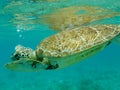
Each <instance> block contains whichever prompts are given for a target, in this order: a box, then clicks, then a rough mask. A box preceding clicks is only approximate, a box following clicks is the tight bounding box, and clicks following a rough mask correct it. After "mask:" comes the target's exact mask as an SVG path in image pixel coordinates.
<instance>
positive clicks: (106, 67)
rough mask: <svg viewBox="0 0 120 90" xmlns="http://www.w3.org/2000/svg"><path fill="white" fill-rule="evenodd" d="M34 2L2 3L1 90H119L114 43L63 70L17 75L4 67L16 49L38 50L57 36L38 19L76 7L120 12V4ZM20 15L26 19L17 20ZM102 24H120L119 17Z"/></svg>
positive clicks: (118, 51) (113, 0)
mask: <svg viewBox="0 0 120 90" xmlns="http://www.w3.org/2000/svg"><path fill="white" fill-rule="evenodd" d="M34 1H35V0H33V1H32V0H4V1H0V66H1V67H0V90H120V57H119V56H120V45H117V44H115V43H112V44H110V45H109V46H108V47H106V48H105V49H104V50H103V51H101V52H100V53H98V54H96V55H94V56H92V57H90V58H88V59H86V60H84V61H82V62H79V63H77V64H75V65H72V66H69V67H66V68H64V69H60V70H51V71H40V72H17V71H10V70H8V69H6V68H5V67H4V64H5V63H8V62H10V61H11V59H10V56H11V54H12V53H13V52H14V47H15V46H16V45H18V44H21V45H24V46H27V47H31V48H33V49H35V48H36V46H37V44H38V43H39V42H40V41H41V40H42V39H44V38H45V37H48V36H50V35H52V34H54V33H57V31H56V30H52V29H50V28H49V27H48V26H47V25H46V24H43V23H39V22H37V20H38V16H39V15H45V14H49V13H50V12H53V11H54V10H56V9H57V8H63V7H69V6H74V5H90V6H101V7H103V8H107V9H110V10H113V11H115V12H120V1H119V0H107V1H105V0H100V1H98V0H84V1H83V0H76V1H74V0H61V1H59V0H58V1H57V0H56V1H55V0H54V1H55V2H46V1H47V0H46V1H44V0H36V2H34ZM40 1H41V2H40ZM48 1H49V0H48ZM51 1H52V0H51ZM43 7H44V9H43ZM31 13H32V15H31ZM17 14H19V15H22V16H23V15H25V17H19V18H20V19H18V18H17V19H16V18H15V15H17ZM26 18H27V19H26ZM18 20H19V21H18ZM34 21H35V22H34ZM100 21H102V23H109V24H120V17H119V15H117V16H113V17H111V18H109V19H103V20H100ZM33 22H34V23H33ZM95 23H101V22H99V21H98V22H95Z"/></svg>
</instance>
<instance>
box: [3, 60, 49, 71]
mask: <svg viewBox="0 0 120 90" xmlns="http://www.w3.org/2000/svg"><path fill="white" fill-rule="evenodd" d="M5 67H6V68H7V69H10V70H13V71H22V72H37V71H41V70H45V69H46V68H47V67H48V65H47V64H44V63H41V62H39V61H37V60H32V59H27V58H23V59H22V58H21V59H20V60H17V61H12V62H10V63H7V64H5Z"/></svg>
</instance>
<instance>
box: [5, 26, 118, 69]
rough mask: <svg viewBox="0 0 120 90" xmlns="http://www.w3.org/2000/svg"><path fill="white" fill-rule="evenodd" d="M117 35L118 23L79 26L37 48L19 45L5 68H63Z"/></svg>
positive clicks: (99, 49)
mask: <svg viewBox="0 0 120 90" xmlns="http://www.w3.org/2000/svg"><path fill="white" fill-rule="evenodd" d="M119 35H120V26H119V25H111V24H108V25H92V26H81V27H77V28H74V29H71V30H64V31H61V32H59V33H57V34H54V35H52V36H49V37H47V38H45V39H43V40H42V41H41V42H40V43H39V44H38V46H37V48H36V50H32V49H31V48H26V47H24V46H21V45H18V46H16V47H15V50H16V52H15V53H14V54H13V55H12V56H11V58H12V62H10V63H7V64H6V65H5V67H6V68H8V69H10V70H16V71H41V70H54V69H59V68H64V67H66V66H69V65H71V64H74V63H77V62H79V61H81V60H83V59H85V58H87V57H89V56H91V55H93V54H95V53H97V52H99V51H101V50H102V49H104V48H105V47H106V46H108V45H109V44H110V43H111V41H112V40H113V39H114V38H118V37H119Z"/></svg>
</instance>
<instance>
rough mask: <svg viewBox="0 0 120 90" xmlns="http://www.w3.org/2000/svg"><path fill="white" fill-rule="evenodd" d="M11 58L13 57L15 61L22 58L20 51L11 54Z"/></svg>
mask: <svg viewBox="0 0 120 90" xmlns="http://www.w3.org/2000/svg"><path fill="white" fill-rule="evenodd" d="M11 59H12V60H13V61H15V60H19V59H20V55H19V54H18V53H16V54H13V55H12V56H11Z"/></svg>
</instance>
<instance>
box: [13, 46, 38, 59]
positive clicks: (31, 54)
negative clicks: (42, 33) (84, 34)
mask: <svg viewBox="0 0 120 90" xmlns="http://www.w3.org/2000/svg"><path fill="white" fill-rule="evenodd" d="M21 58H30V59H36V54H35V51H34V50H32V49H31V48H28V47H24V46H22V45H17V46H16V47H15V52H14V53H13V54H12V56H11V59H12V60H13V61H16V60H20V59H21Z"/></svg>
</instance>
